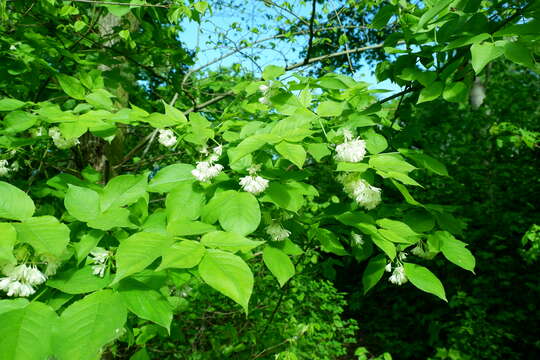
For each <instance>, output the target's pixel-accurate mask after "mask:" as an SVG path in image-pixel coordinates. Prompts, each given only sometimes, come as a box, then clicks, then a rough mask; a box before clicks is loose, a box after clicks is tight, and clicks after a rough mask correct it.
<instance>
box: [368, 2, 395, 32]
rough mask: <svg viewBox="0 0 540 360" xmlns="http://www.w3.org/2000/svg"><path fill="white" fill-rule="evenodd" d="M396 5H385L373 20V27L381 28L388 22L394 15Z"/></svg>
mask: <svg viewBox="0 0 540 360" xmlns="http://www.w3.org/2000/svg"><path fill="white" fill-rule="evenodd" d="M395 11H396V7H395V6H392V5H384V6H383V7H382V8H381V9H380V10H379V11H378V12H377V15H375V17H374V18H373V20H372V21H371V27H372V28H374V29H381V28H383V27H385V26H386V24H388V21H389V20H390V18H391V17H392V16H393V15H394V13H395Z"/></svg>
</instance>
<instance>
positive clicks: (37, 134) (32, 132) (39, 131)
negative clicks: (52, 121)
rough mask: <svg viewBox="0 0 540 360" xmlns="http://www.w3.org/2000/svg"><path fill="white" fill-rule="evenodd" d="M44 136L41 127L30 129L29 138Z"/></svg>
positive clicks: (43, 130)
mask: <svg viewBox="0 0 540 360" xmlns="http://www.w3.org/2000/svg"><path fill="white" fill-rule="evenodd" d="M44 135H45V128H44V127H43V126H40V127H38V128H32V129H30V136H32V137H40V136H44Z"/></svg>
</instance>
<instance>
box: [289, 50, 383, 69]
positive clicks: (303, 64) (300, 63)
mask: <svg viewBox="0 0 540 360" xmlns="http://www.w3.org/2000/svg"><path fill="white" fill-rule="evenodd" d="M383 46H384V44H383V43H380V44H376V45H370V46H364V47H360V48H355V49H350V50H344V51H339V52H335V53H332V54H328V55H323V56H318V57H316V58H313V59H310V60H309V61H308V62H307V63H306V62H304V61H302V62H299V63H296V64H293V65H290V66H287V67H286V68H285V71H289V70H293V69H296V68H299V67H302V66H306V65H310V64H313V63H316V62H319V61H323V60H326V59H330V58H334V57H337V56H343V55H348V54H353V53H358V52H362V51H366V50H372V49H379V48H382V47H383Z"/></svg>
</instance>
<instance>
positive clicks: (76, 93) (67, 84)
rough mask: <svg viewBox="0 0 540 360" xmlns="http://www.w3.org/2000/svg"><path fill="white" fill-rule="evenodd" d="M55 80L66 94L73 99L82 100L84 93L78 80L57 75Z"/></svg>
mask: <svg viewBox="0 0 540 360" xmlns="http://www.w3.org/2000/svg"><path fill="white" fill-rule="evenodd" d="M56 79H57V80H58V83H59V84H60V87H61V88H62V90H64V92H65V93H66V94H68V95H69V96H70V97H72V98H74V99H77V100H84V94H85V91H84V87H83V86H82V85H81V83H80V81H79V80H77V79H76V78H74V77H73V76H69V75H65V74H58V75H57V76H56Z"/></svg>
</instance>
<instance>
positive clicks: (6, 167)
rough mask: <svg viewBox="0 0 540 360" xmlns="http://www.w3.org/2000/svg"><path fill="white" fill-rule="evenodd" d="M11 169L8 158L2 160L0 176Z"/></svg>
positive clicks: (0, 161)
mask: <svg viewBox="0 0 540 360" xmlns="http://www.w3.org/2000/svg"><path fill="white" fill-rule="evenodd" d="M10 171H11V169H10V168H9V162H8V161H7V160H0V176H6V175H7V174H9V172H10Z"/></svg>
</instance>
